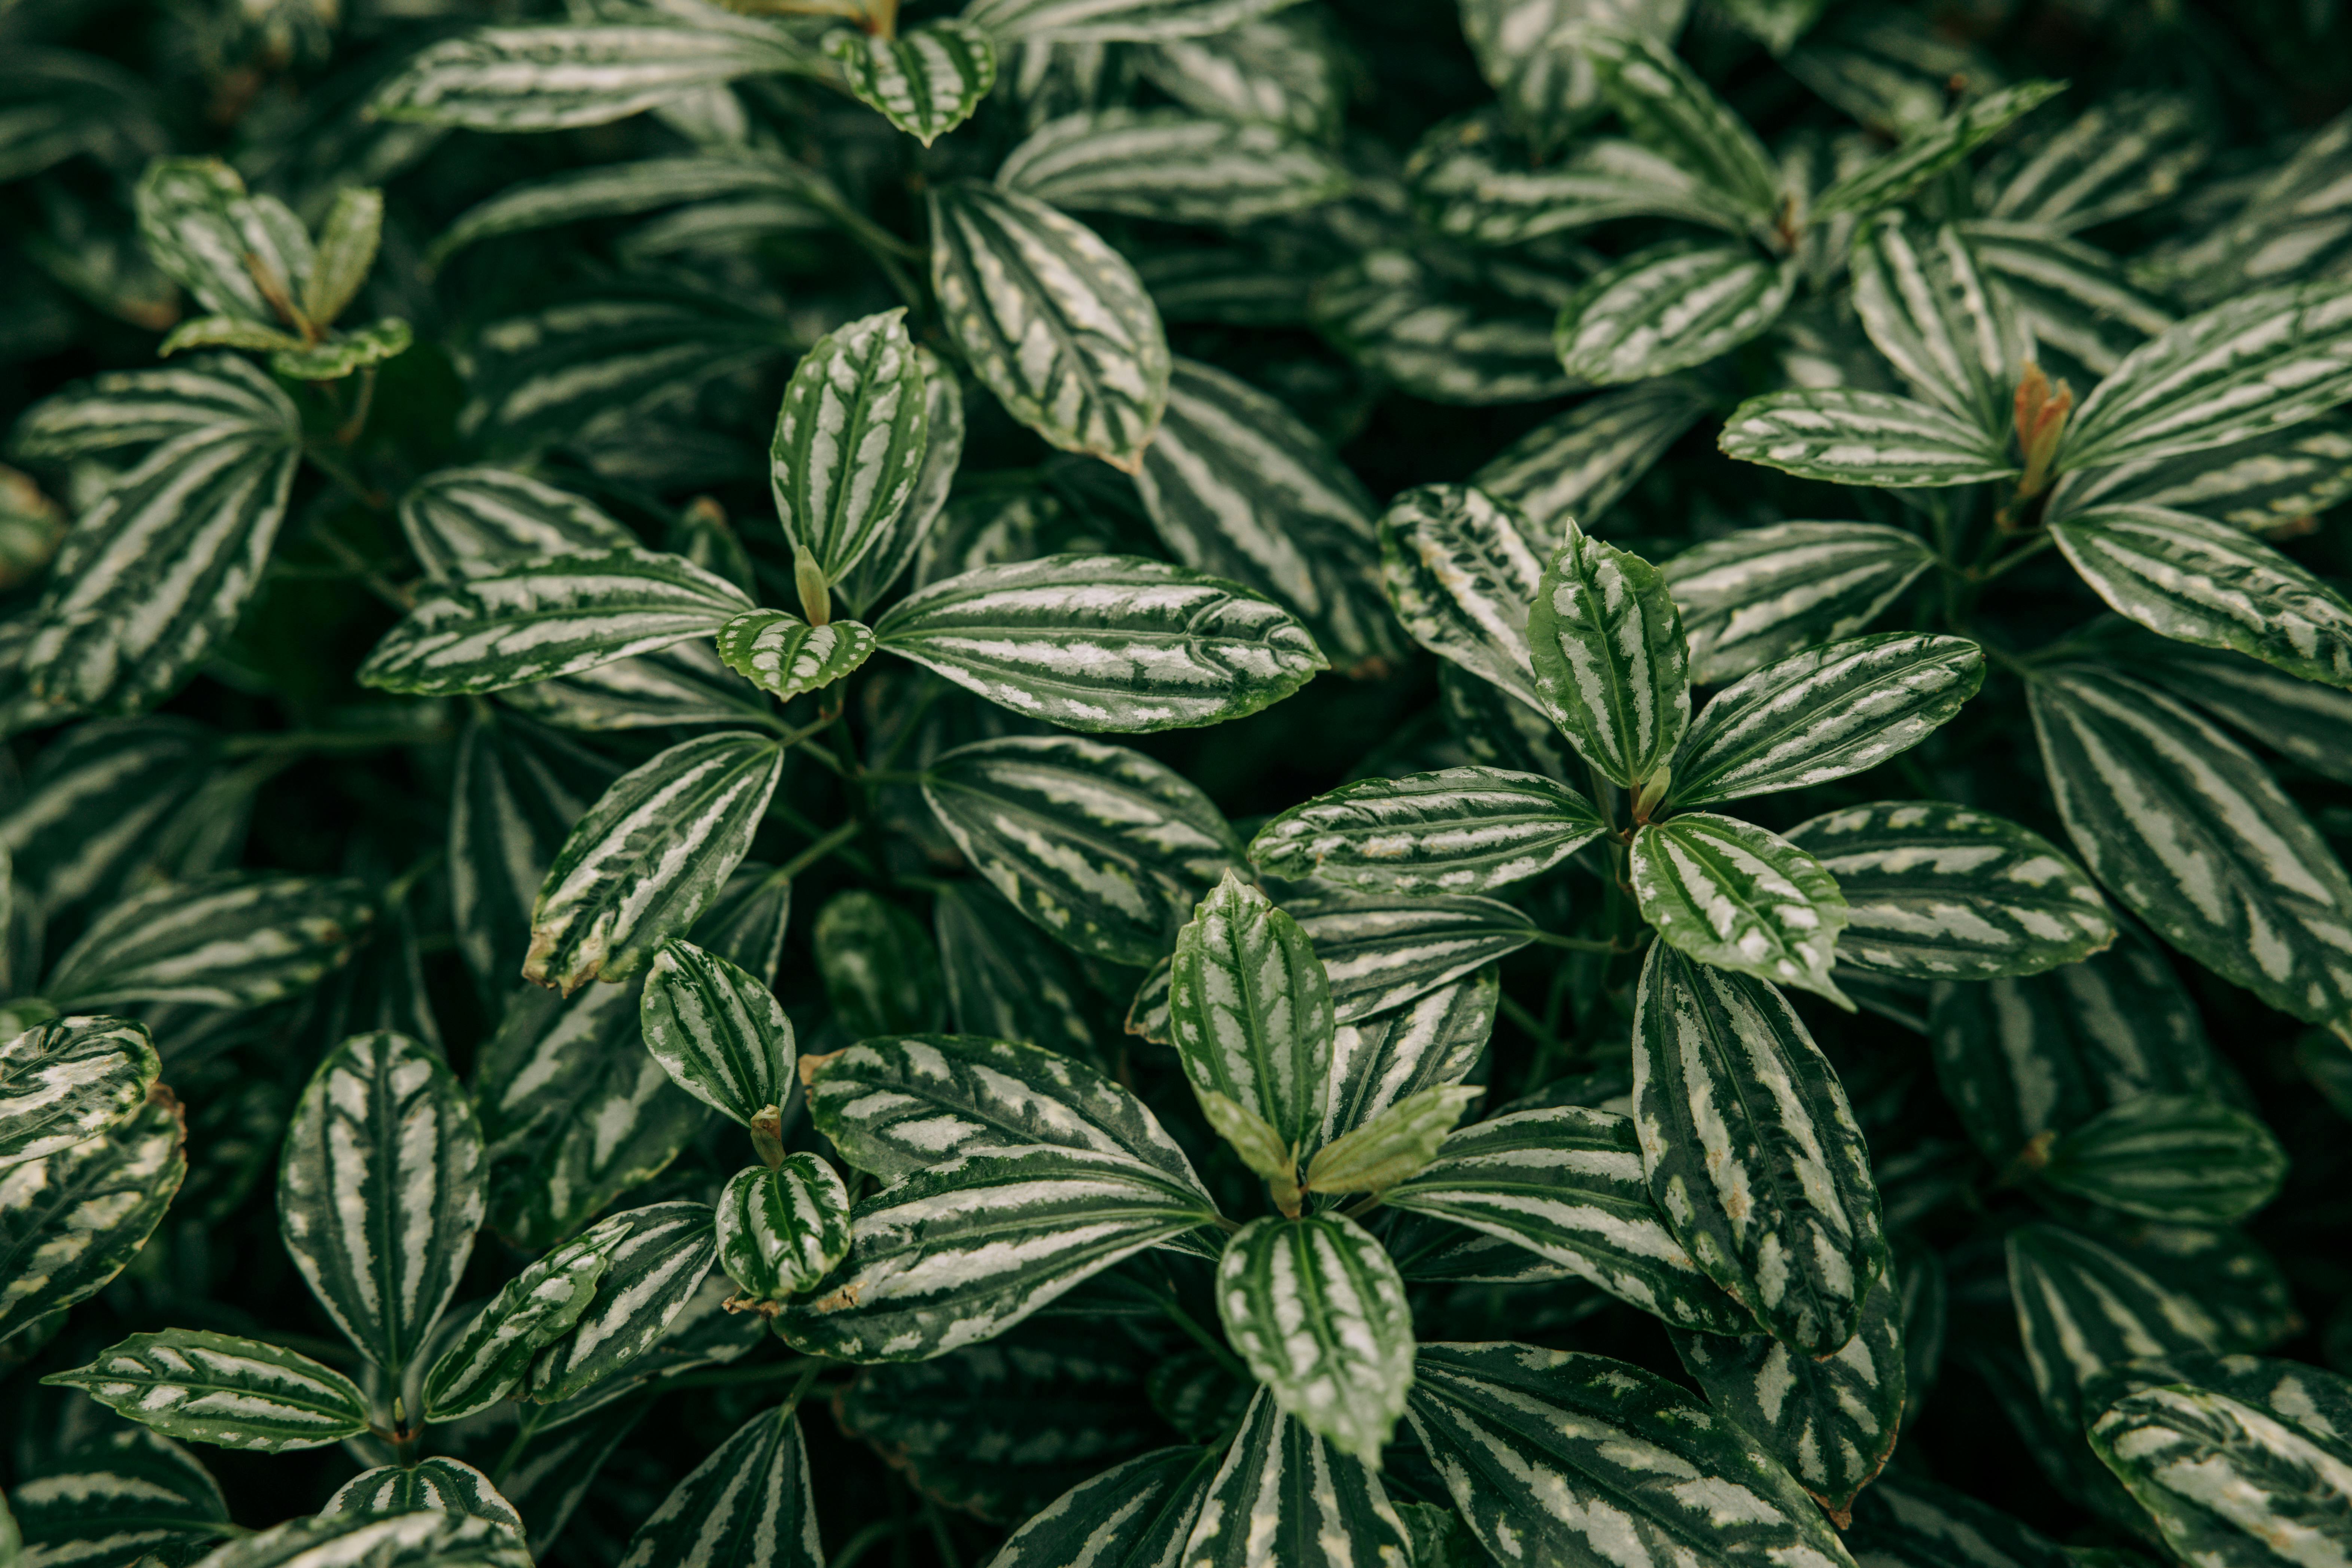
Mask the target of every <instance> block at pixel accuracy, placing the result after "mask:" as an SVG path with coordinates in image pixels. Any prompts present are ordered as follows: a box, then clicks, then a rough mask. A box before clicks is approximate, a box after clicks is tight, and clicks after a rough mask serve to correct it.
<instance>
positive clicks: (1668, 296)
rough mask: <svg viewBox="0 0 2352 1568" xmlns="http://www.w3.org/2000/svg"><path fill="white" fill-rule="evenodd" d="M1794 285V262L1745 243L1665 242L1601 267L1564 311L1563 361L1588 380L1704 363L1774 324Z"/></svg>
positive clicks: (1611, 381)
mask: <svg viewBox="0 0 2352 1568" xmlns="http://www.w3.org/2000/svg"><path fill="white" fill-rule="evenodd" d="M1796 286H1797V271H1796V268H1794V267H1793V266H1790V265H1787V264H1783V263H1775V262H1771V261H1767V260H1765V259H1764V258H1760V257H1759V256H1758V255H1757V254H1756V253H1755V252H1754V251H1752V250H1750V249H1748V247H1745V246H1712V245H1710V246H1701V245H1693V244H1690V243H1688V242H1669V243H1667V244H1666V245H1664V246H1660V247H1655V248H1654V249H1650V250H1644V251H1642V252H1640V253H1639V254H1637V255H1634V256H1630V257H1628V258H1625V259H1624V260H1623V261H1621V262H1619V263H1618V264H1617V265H1616V266H1614V267H1612V268H1608V269H1607V270H1605V271H1603V272H1601V273H1600V274H1599V275H1597V276H1595V277H1594V278H1592V279H1591V280H1590V281H1588V282H1587V283H1585V285H1584V286H1583V287H1582V288H1580V289H1578V290H1577V291H1576V294H1575V296H1574V297H1573V298H1572V299H1570V300H1569V302H1568V303H1567V304H1565V305H1563V306H1561V307H1560V312H1559V328H1558V332H1559V363H1560V364H1561V366H1562V368H1564V369H1565V370H1566V371H1567V372H1568V374H1570V376H1572V377H1574V378H1575V379H1576V380H1578V381H1580V382H1583V383H1585V384H1588V385H1591V386H1616V385H1621V384H1624V383H1627V382H1635V381H1645V380H1648V379H1649V378H1651V377H1653V376H1660V375H1665V374H1670V373H1672V372H1675V371H1678V370H1687V369H1689V368H1690V367H1691V366H1693V365H1700V364H1705V363H1707V362H1708V361H1709V360H1712V359H1715V358H1717V357H1719V356H1720V355H1723V354H1726V353H1730V352H1731V351H1732V350H1733V349H1736V348H1738V346H1739V345H1740V344H1741V343H1744V342H1748V340H1749V339H1750V338H1753V337H1755V336H1756V335H1757V334H1759V332H1762V331H1764V330H1765V329H1766V328H1768V327H1769V326H1770V325H1771V324H1772V323H1773V321H1776V320H1778V319H1779V317H1780V312H1781V310H1784V309H1786V308H1787V306H1788V303H1789V296H1790V293H1791V292H1792V291H1793V290H1794V289H1795V288H1796Z"/></svg>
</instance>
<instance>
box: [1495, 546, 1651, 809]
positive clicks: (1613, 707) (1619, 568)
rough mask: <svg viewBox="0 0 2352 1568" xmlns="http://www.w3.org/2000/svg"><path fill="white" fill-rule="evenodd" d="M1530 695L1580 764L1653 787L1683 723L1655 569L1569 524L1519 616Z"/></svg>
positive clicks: (1618, 780) (1628, 783) (1635, 786)
mask: <svg viewBox="0 0 2352 1568" xmlns="http://www.w3.org/2000/svg"><path fill="white" fill-rule="evenodd" d="M1528 654H1529V657H1530V658H1532V659H1533V661H1534V667H1535V685H1536V692H1537V695H1538V697H1539V698H1540V699H1541V700H1542V705H1543V707H1544V710H1546V711H1547V712H1549V714H1550V715H1551V717H1552V721H1553V722H1554V723H1556V724H1558V725H1559V727H1560V731H1561V732H1562V733H1564V734H1565V735H1567V736H1568V738H1569V740H1570V742H1572V743H1574V745H1575V747H1576V749H1577V751H1578V752H1581V753H1582V754H1583V757H1584V760H1585V761H1586V762H1588V763H1591V764H1592V765H1593V766H1594V767H1595V768H1598V769H1599V770H1600V771H1601V773H1605V774H1606V775H1608V776H1609V777H1610V778H1611V779H1612V780H1614V781H1615V782H1616V783H1618V784H1623V785H1625V786H1626V787H1627V788H1629V789H1639V788H1642V787H1643V786H1645V785H1647V784H1650V783H1651V781H1652V780H1654V779H1656V778H1657V776H1658V775H1659V773H1661V772H1663V771H1664V767H1665V764H1666V763H1667V760H1668V759H1669V758H1670V757H1672V756H1673V754H1674V751H1675V743H1676V742H1679V741H1680V740H1681V739H1682V737H1683V731H1684V729H1685V727H1686V726H1687V725H1688V724H1689V723H1690V689H1689V683H1688V680H1687V675H1686V668H1687V655H1686V653H1685V647H1684V644H1683V627H1682V617H1681V616H1680V614H1679V613H1678V612H1677V611H1676V610H1675V603H1674V600H1673V598H1672V597H1671V596H1670V595H1668V593H1667V590H1666V584H1665V579H1664V578H1663V577H1661V576H1660V575H1659V574H1658V569H1657V568H1656V567H1654V566H1653V565H1651V564H1650V563H1648V562H1646V561H1644V560H1643V559H1642V558H1641V557H1640V556H1638V555H1634V554H1632V553H1629V552H1626V551H1622V550H1620V549H1618V548H1617V547H1616V546H1614V545H1612V544H1604V543H1602V542H1601V541H1600V540H1597V539H1594V538H1592V537H1591V536H1590V535H1588V534H1586V533H1585V532H1584V531H1583V530H1581V529H1580V528H1578V527H1577V526H1576V525H1575V523H1574V522H1573V521H1571V522H1570V524H1569V525H1568V532H1567V538H1566V540H1565V542H1562V544H1561V545H1560V547H1559V552H1557V553H1556V554H1554V555H1553V556H1552V558H1551V561H1550V563H1549V564H1548V565H1546V566H1545V568H1544V574H1543V581H1542V583H1541V584H1540V585H1539V586H1538V588H1537V590H1536V596H1535V601H1534V603H1533V605H1531V606H1530V608H1529V610H1528Z"/></svg>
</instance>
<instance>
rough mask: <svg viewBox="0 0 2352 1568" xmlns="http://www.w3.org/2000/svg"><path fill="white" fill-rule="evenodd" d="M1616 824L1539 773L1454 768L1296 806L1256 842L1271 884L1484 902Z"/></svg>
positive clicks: (1361, 786) (1254, 854)
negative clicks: (1475, 896) (1469, 897)
mask: <svg viewBox="0 0 2352 1568" xmlns="http://www.w3.org/2000/svg"><path fill="white" fill-rule="evenodd" d="M1607 829H1608V824H1606V823H1604V822H1603V821H1601V815H1600V813H1599V812H1597V811H1595V810H1594V809H1593V806H1592V803H1591V801H1589V800H1587V799H1585V798H1584V797H1583V796H1582V795H1579V794H1577V793H1576V792H1575V791H1574V790H1572V789H1570V788H1569V787H1568V786H1567V785H1566V784H1558V783H1555V782H1554V781H1553V780H1550V779H1548V778H1544V777H1542V776H1540V775H1538V774H1536V773H1506V772H1504V771H1502V770H1500V769H1497V768H1446V769H1443V770H1441V771H1440V772H1437V773H1408V774H1406V775H1405V776H1404V777H1402V778H1397V779H1387V778H1373V779H1362V780H1360V781H1358V782H1357V783H1355V784H1342V785H1341V786H1340V787H1339V788H1338V789H1335V790H1333V791H1331V792H1330V793H1329V794H1328V795H1318V796H1316V797H1315V798H1314V799H1313V800H1310V801H1308V802H1307V803H1306V804H1305V805H1295V806H1292V807H1291V808H1290V809H1289V810H1288V811H1286V812H1284V813H1283V814H1282V815H1281V816H1277V817H1276V818H1275V819H1274V820H1273V821H1271V822H1269V823H1267V824H1266V825H1265V826H1264V827H1262V828H1260V829H1259V830H1258V835H1257V837H1255V838H1253V839H1251V840H1250V858H1251V859H1252V860H1253V861H1254V862H1255V863H1256V865H1257V868H1258V869H1260V870H1261V871H1264V872H1265V873H1266V874H1268V875H1269V876H1276V877H1283V878H1287V879H1291V880H1294V881H1303V880H1307V879H1321V880H1323V881H1326V882H1336V883H1338V884H1339V885H1340V886H1342V887H1348V888H1358V889H1362V890H1363V891H1365V892H1368V893H1484V892H1488V891H1491V890H1492V889H1496V888H1500V887H1506V886H1508V885H1509V884H1511V883H1513V882H1521V881H1525V880H1526V879H1528V878H1529V877H1536V876H1540V875H1542V874H1543V873H1544V872H1546V871H1549V870H1550V869H1551V868H1553V867H1554V866H1557V865H1559V863H1560V862H1561V861H1562V860H1565V859H1567V858H1569V857H1570V855H1573V854H1574V853H1576V851H1578V850H1579V849H1581V848H1582V847H1584V846H1585V845H1587V844H1590V843H1591V842H1592V841H1593V840H1594V839H1596V838H1598V837H1600V836H1601V834H1602V833H1603V832H1605V831H1607Z"/></svg>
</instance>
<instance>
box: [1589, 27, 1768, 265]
mask: <svg viewBox="0 0 2352 1568" xmlns="http://www.w3.org/2000/svg"><path fill="white" fill-rule="evenodd" d="M1602 16H1603V17H1604V18H1605V20H1604V21H1603V22H1602V23H1601V25H1598V26H1586V27H1583V28H1580V29H1578V30H1577V32H1576V33H1575V36H1574V41H1575V44H1576V46H1577V47H1579V48H1580V49H1581V50H1582V51H1583V53H1584V55H1585V58H1588V59H1590V60H1591V62H1592V66H1593V69H1594V71H1595V73H1596V74H1597V77H1598V80H1599V85H1600V88H1601V94H1602V95H1603V96H1604V97H1606V98H1607V99H1608V100H1609V107H1610V108H1612V109H1613V110H1616V111H1617V115H1618V118H1620V119H1621V120H1622V121H1625V126H1626V129H1627V130H1629V131H1631V132H1633V136H1634V138H1635V139H1636V140H1637V141H1640V142H1645V143H1647V144H1648V145H1649V146H1651V147H1652V148H1654V149H1655V150H1656V151H1658V152H1659V153H1664V155H1665V156H1666V157H1668V158H1671V159H1673V160H1674V161H1675V163H1679V164H1681V165H1682V166H1683V167H1684V168H1685V169H1688V170H1689V171H1690V172H1691V173H1692V174H1696V175H1697V176H1698V177H1699V178H1700V179H1701V180H1703V181H1705V182H1706V184H1709V185H1711V186H1713V187H1714V188H1715V189H1716V190H1717V191H1719V192H1721V193H1722V194H1723V195H1725V196H1726V197H1727V198H1728V199H1729V200H1731V201H1732V202H1735V203H1737V204H1738V206H1739V208H1740V210H1741V211H1743V212H1745V213H1746V214H1748V216H1749V217H1750V219H1751V220H1752V221H1756V222H1759V223H1760V222H1763V221H1765V220H1768V219H1769V217H1770V216H1771V215H1772V211H1773V209H1774V207H1775V206H1776V205H1777V204H1778V203H1779V202H1780V182H1779V181H1778V180H1777V179H1776V178H1775V177H1774V175H1773V173H1772V163H1771V160H1770V158H1769V157H1768V156H1767V155H1766V153H1765V152H1764V147H1763V143H1761V142H1758V141H1757V140H1756V133H1755V132H1752V131H1750V130H1748V122H1747V121H1744V120H1742V119H1740V118H1739V116H1738V115H1737V114H1735V113H1733V112H1732V110H1731V109H1730V108H1729V106H1728V105H1727V104H1725V103H1724V101H1723V100H1721V99H1719V98H1717V97H1716V96H1715V94H1714V92H1713V91H1711V90H1710V89H1708V88H1707V86H1706V83H1705V82H1703V81H1701V80H1699V79H1698V76H1697V74H1696V72H1694V71H1693V70H1692V69H1691V68H1690V67H1688V66H1686V65H1685V64H1684V63H1683V62H1682V59H1681V58H1680V57H1678V56H1677V55H1675V51H1674V49H1673V47H1671V46H1670V45H1669V43H1668V42H1667V41H1666V38H1665V37H1661V36H1659V34H1658V33H1655V32H1652V31H1650V30H1649V29H1647V28H1644V27H1634V26H1609V25H1607V22H1609V21H1614V20H1615V18H1614V17H1609V16H1607V13H1606V12H1605V11H1604V12H1603V13H1602ZM1663 30H1664V32H1665V33H1667V34H1668V35H1671V32H1672V24H1671V23H1669V24H1668V25H1667V26H1666V27H1665V28H1664V29H1663Z"/></svg>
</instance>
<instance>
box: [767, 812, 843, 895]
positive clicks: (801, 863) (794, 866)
mask: <svg viewBox="0 0 2352 1568" xmlns="http://www.w3.org/2000/svg"><path fill="white" fill-rule="evenodd" d="M859 826H860V825H859V824H858V823H857V822H856V821H855V820H852V821H849V822H845V823H843V824H842V825H841V826H838V827H836V828H835V829H834V830H833V831H832V832H830V833H828V834H826V835H825V836H824V837H822V838H820V839H818V840H817V841H816V842H815V843H814V844H812V845H810V846H809V847H807V848H805V849H803V850H802V851H801V852H800V853H799V854H797V855H795V856H793V858H791V859H789V860H787V861H785V862H784V863H783V864H782V866H780V867H778V868H776V873H775V874H776V876H777V878H778V879H780V880H782V881H786V882H789V881H791V880H792V879H793V878H795V877H797V876H799V875H800V874H801V873H802V872H803V871H805V870H807V869H808V868H810V867H812V866H814V865H815V864H816V863H817V862H818V861H820V860H822V859H824V858H825V857H826V856H828V855H830V854H832V853H833V852H834V851H835V850H836V849H838V848H840V847H842V846H843V845H845V844H846V843H848V842H849V841H850V840H851V839H853V838H855V837H857V830H858V827H859Z"/></svg>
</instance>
